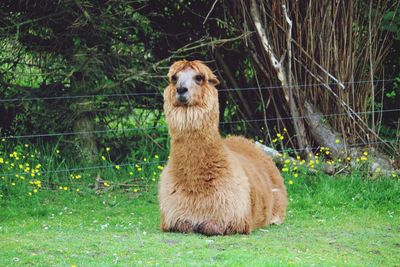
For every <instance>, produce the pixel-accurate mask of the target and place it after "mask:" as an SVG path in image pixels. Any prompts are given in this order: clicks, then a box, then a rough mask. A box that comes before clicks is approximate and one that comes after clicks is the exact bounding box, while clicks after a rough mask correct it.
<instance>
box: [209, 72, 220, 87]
mask: <svg viewBox="0 0 400 267" xmlns="http://www.w3.org/2000/svg"><path fill="white" fill-rule="evenodd" d="M208 83H210V84H212V85H213V86H217V85H218V84H219V80H218V78H217V76H215V75H214V74H213V75H211V77H210V78H208Z"/></svg>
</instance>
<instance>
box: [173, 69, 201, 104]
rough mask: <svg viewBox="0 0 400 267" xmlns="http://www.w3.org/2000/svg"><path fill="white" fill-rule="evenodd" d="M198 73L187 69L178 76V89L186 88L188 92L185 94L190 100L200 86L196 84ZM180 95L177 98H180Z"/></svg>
mask: <svg viewBox="0 0 400 267" xmlns="http://www.w3.org/2000/svg"><path fill="white" fill-rule="evenodd" d="M197 74H198V73H197V72H196V71H195V70H193V69H185V70H183V71H180V72H178V73H177V74H176V77H177V81H176V88H179V87H185V88H187V89H188V91H187V92H186V93H185V96H186V98H187V99H188V100H189V102H190V99H191V97H192V96H193V95H194V90H195V88H196V86H198V84H197V83H196V80H195V77H196V75H197ZM178 96H179V95H178V93H177V94H176V97H178Z"/></svg>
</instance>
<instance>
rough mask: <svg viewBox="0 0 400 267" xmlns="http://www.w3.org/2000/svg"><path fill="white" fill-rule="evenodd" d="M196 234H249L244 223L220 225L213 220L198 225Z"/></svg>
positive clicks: (246, 224)
mask: <svg viewBox="0 0 400 267" xmlns="http://www.w3.org/2000/svg"><path fill="white" fill-rule="evenodd" d="M196 232H198V233H201V234H204V235H209V236H210V235H232V234H249V233H250V227H249V224H248V223H247V222H246V221H243V222H241V223H233V222H232V223H228V224H227V225H222V224H220V223H218V222H217V221H215V220H206V221H204V222H202V223H200V224H199V225H198V226H197V228H196Z"/></svg>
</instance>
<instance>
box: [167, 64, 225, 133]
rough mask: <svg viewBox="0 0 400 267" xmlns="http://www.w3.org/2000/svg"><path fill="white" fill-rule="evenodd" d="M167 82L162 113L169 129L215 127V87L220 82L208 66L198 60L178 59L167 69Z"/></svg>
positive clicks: (216, 114) (216, 122)
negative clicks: (209, 125)
mask: <svg viewBox="0 0 400 267" xmlns="http://www.w3.org/2000/svg"><path fill="white" fill-rule="evenodd" d="M168 79H169V85H168V86H167V88H165V91H164V111H165V114H166V117H167V121H168V124H169V125H170V127H173V128H176V129H178V130H184V129H199V128H203V127H206V125H207V124H216V125H217V124H218V92H217V89H216V88H215V86H216V85H218V84H219V81H218V79H217V77H216V76H215V75H214V73H213V72H212V71H211V70H210V68H209V67H207V66H206V65H205V64H203V63H202V62H201V61H198V60H195V61H187V60H180V61H177V62H175V63H174V64H172V66H171V67H170V69H169V72H168ZM215 117H216V118H215Z"/></svg>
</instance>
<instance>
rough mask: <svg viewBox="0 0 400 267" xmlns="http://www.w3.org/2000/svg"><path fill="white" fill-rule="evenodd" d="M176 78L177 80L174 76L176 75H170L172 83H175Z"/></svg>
mask: <svg viewBox="0 0 400 267" xmlns="http://www.w3.org/2000/svg"><path fill="white" fill-rule="evenodd" d="M177 80H178V78H177V77H176V75H172V77H171V81H172V82H173V83H176V81H177Z"/></svg>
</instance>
